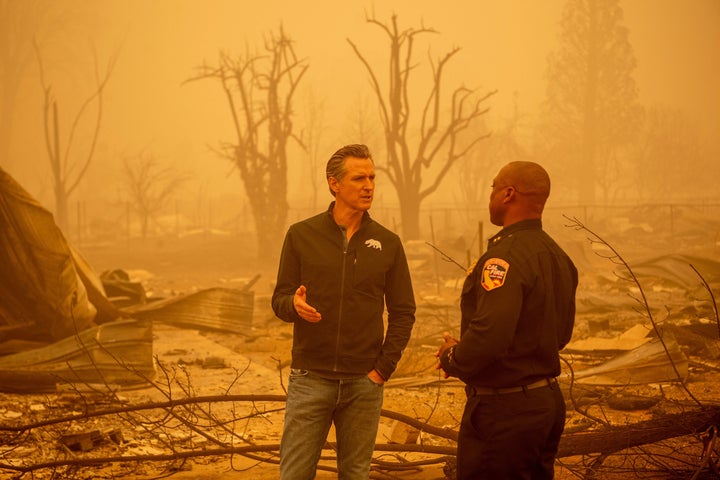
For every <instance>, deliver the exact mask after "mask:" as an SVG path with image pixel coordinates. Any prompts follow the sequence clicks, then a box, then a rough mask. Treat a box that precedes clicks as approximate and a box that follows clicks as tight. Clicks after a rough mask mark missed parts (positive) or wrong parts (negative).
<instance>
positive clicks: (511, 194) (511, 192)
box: [503, 186, 515, 203]
mask: <svg viewBox="0 0 720 480" xmlns="http://www.w3.org/2000/svg"><path fill="white" fill-rule="evenodd" d="M514 198H515V187H513V186H509V187H506V188H505V197H504V198H503V203H507V202H509V201H511V200H513V199H514Z"/></svg>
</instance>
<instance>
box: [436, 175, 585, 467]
mask: <svg viewBox="0 0 720 480" xmlns="http://www.w3.org/2000/svg"><path fill="white" fill-rule="evenodd" d="M549 194H550V178H549V176H548V174H547V172H546V171H545V170H544V169H543V168H542V167H541V166H540V165H538V164H537V163H533V162H511V163H509V164H508V165H506V166H505V167H503V168H502V169H501V170H500V172H499V173H498V175H497V177H495V180H494V182H493V188H492V192H491V194H490V205H489V209H490V220H491V221H492V223H493V224H495V225H498V226H502V227H503V228H502V230H500V232H499V233H497V234H496V235H495V236H493V237H492V238H491V239H490V241H489V242H488V249H487V252H486V253H485V254H484V255H483V256H482V257H481V258H480V260H479V261H478V262H477V264H476V265H475V267H474V268H473V269H472V270H471V272H470V274H469V275H468V277H467V279H466V280H465V284H464V286H463V291H462V296H461V299H460V309H461V315H462V319H461V324H460V334H461V340H460V341H457V340H455V339H453V338H451V337H450V335H449V334H445V341H444V343H443V345H442V346H441V347H440V350H439V351H438V353H437V356H438V357H439V360H440V362H439V365H438V368H442V369H443V370H444V371H445V373H446V375H450V376H455V377H458V378H460V379H461V380H462V381H463V382H465V384H466V388H465V391H466V393H467V396H468V399H467V403H466V404H465V411H464V413H463V418H462V422H461V424H460V434H459V437H458V479H459V480H470V479H472V480H502V479H511V478H512V479H515V478H517V479H520V478H522V479H528V480H530V479H533V480H540V479H551V478H553V471H554V460H555V454H556V453H557V449H558V444H559V441H560V435H561V434H562V431H563V428H564V425H565V401H564V399H563V396H562V393H561V392H560V387H559V386H558V384H557V380H556V377H557V376H558V375H559V374H560V356H559V351H560V350H561V349H562V348H564V347H565V345H566V344H567V343H568V341H570V336H571V335H572V330H573V325H574V319H575V290H576V288H577V283H578V274H577V270H576V269H575V266H574V265H573V262H572V261H571V260H570V258H569V257H568V256H567V255H566V254H565V252H564V251H563V250H562V249H561V248H560V247H559V246H558V245H557V244H556V243H555V241H554V240H553V239H552V238H550V236H549V235H548V234H547V233H545V232H544V231H543V229H542V212H543V208H544V206H545V201H546V200H547V198H548V195H549Z"/></svg>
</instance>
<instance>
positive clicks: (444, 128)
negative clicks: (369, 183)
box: [348, 15, 495, 240]
mask: <svg viewBox="0 0 720 480" xmlns="http://www.w3.org/2000/svg"><path fill="white" fill-rule="evenodd" d="M367 21H368V22H369V23H370V24H372V25H376V26H377V27H379V28H380V29H381V30H382V31H383V32H384V33H385V35H386V36H387V40H388V51H389V55H390V58H389V62H388V68H387V71H383V70H384V69H382V68H380V67H373V66H372V65H371V64H370V61H369V60H368V59H367V58H366V56H365V55H363V53H361V51H360V49H359V48H358V46H357V45H356V44H355V43H353V42H352V41H351V40H350V39H348V43H350V46H351V47H352V49H353V51H354V52H355V54H356V55H357V57H358V59H359V60H360V61H361V62H362V64H363V65H364V66H365V69H366V70H367V72H368V74H369V77H370V82H371V85H372V88H373V91H374V93H375V96H376V98H377V104H378V107H379V110H380V120H381V123H382V125H383V129H384V136H385V146H386V149H387V163H386V164H379V165H377V169H378V170H379V171H382V172H384V173H386V174H387V175H388V177H389V179H390V182H391V183H392V185H393V187H394V188H395V191H396V192H397V195H398V201H399V203H400V216H401V221H402V233H403V236H404V239H405V240H413V239H418V238H419V237H420V205H421V203H422V201H423V200H424V199H425V198H427V197H428V196H429V195H430V194H431V193H433V192H435V191H436V190H437V188H438V187H439V186H440V184H441V182H442V181H443V179H444V178H445V176H446V175H447V173H448V172H449V171H450V168H451V167H452V166H453V165H454V164H455V163H456V162H457V161H458V159H460V158H462V157H463V156H464V155H466V154H468V152H470V151H471V150H472V148H473V147H474V146H475V145H476V144H477V143H478V142H479V141H480V140H482V139H483V138H485V137H486V136H487V135H484V134H480V133H478V132H476V131H474V130H473V129H472V126H473V121H474V120H476V119H478V118H480V117H481V116H482V115H484V114H485V113H486V112H487V111H488V108H485V107H483V104H484V101H485V100H487V99H488V98H489V97H490V96H492V95H493V94H494V93H495V92H494V91H493V92H490V93H488V94H486V95H484V96H482V97H480V98H477V96H476V95H475V92H474V91H473V90H470V89H468V88H465V87H463V86H460V87H456V88H455V89H454V90H452V92H450V93H449V95H444V91H443V86H444V82H443V80H444V78H443V75H444V73H445V68H446V66H447V64H448V62H449V61H450V60H451V59H452V58H453V57H454V56H455V54H456V53H457V52H458V51H459V50H460V49H459V48H454V49H452V50H451V51H450V52H448V53H447V54H445V55H444V56H443V57H441V58H440V59H439V60H438V61H437V62H435V61H433V60H430V67H431V71H432V76H431V78H430V86H429V91H428V92H427V95H426V97H425V98H424V99H423V98H420V97H419V96H418V95H413V94H412V93H411V92H415V91H417V90H416V89H415V88H414V85H415V83H416V82H411V73H412V71H413V70H414V68H415V67H416V66H417V64H416V60H415V56H414V51H413V47H414V43H415V41H416V38H417V37H419V36H421V35H425V34H431V33H436V32H435V30H433V29H430V28H425V27H420V28H407V29H403V30H401V29H400V28H399V27H398V21H397V15H393V16H392V18H391V20H390V22H389V23H382V22H380V21H378V20H377V19H376V18H375V17H374V16H373V17H368V18H367ZM381 75H382V76H387V78H389V83H388V85H387V86H386V87H383V86H382V85H381V83H380V80H379V78H380V76H381ZM418 83H419V82H418ZM384 88H387V90H386V91H384ZM414 112H418V118H417V122H416V123H417V124H418V128H417V129H416V125H415V123H413V122H412V121H411V120H414V119H415V117H413V115H412V113H414ZM431 167H432V169H431Z"/></svg>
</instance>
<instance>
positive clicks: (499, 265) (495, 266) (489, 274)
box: [480, 258, 510, 292]
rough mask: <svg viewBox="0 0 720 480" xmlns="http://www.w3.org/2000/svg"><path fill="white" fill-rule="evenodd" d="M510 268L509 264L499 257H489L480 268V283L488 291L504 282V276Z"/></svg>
mask: <svg viewBox="0 0 720 480" xmlns="http://www.w3.org/2000/svg"><path fill="white" fill-rule="evenodd" d="M509 269H510V264H509V263H508V262H506V261H505V260H503V259H501V258H489V259H487V260H486V261H485V264H484V265H483V268H482V280H481V281H480V283H481V284H482V286H483V288H484V289H485V290H487V291H488V292H489V291H490V290H493V289H495V288H499V287H502V286H503V285H504V284H505V277H506V276H507V272H508V270H509Z"/></svg>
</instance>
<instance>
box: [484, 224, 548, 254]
mask: <svg viewBox="0 0 720 480" xmlns="http://www.w3.org/2000/svg"><path fill="white" fill-rule="evenodd" d="M520 230H542V220H540V219H539V218H533V219H529V220H521V221H519V222H515V223H513V224H512V225H508V226H507V227H504V228H503V229H502V230H500V231H499V232H498V233H496V234H495V235H493V236H492V237H490V239H489V240H488V244H487V246H488V248H490V247H492V246H495V245H497V244H498V243H500V241H501V240H503V239H504V238H507V237H510V236H512V234H513V233H515V232H519V231H520Z"/></svg>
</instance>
